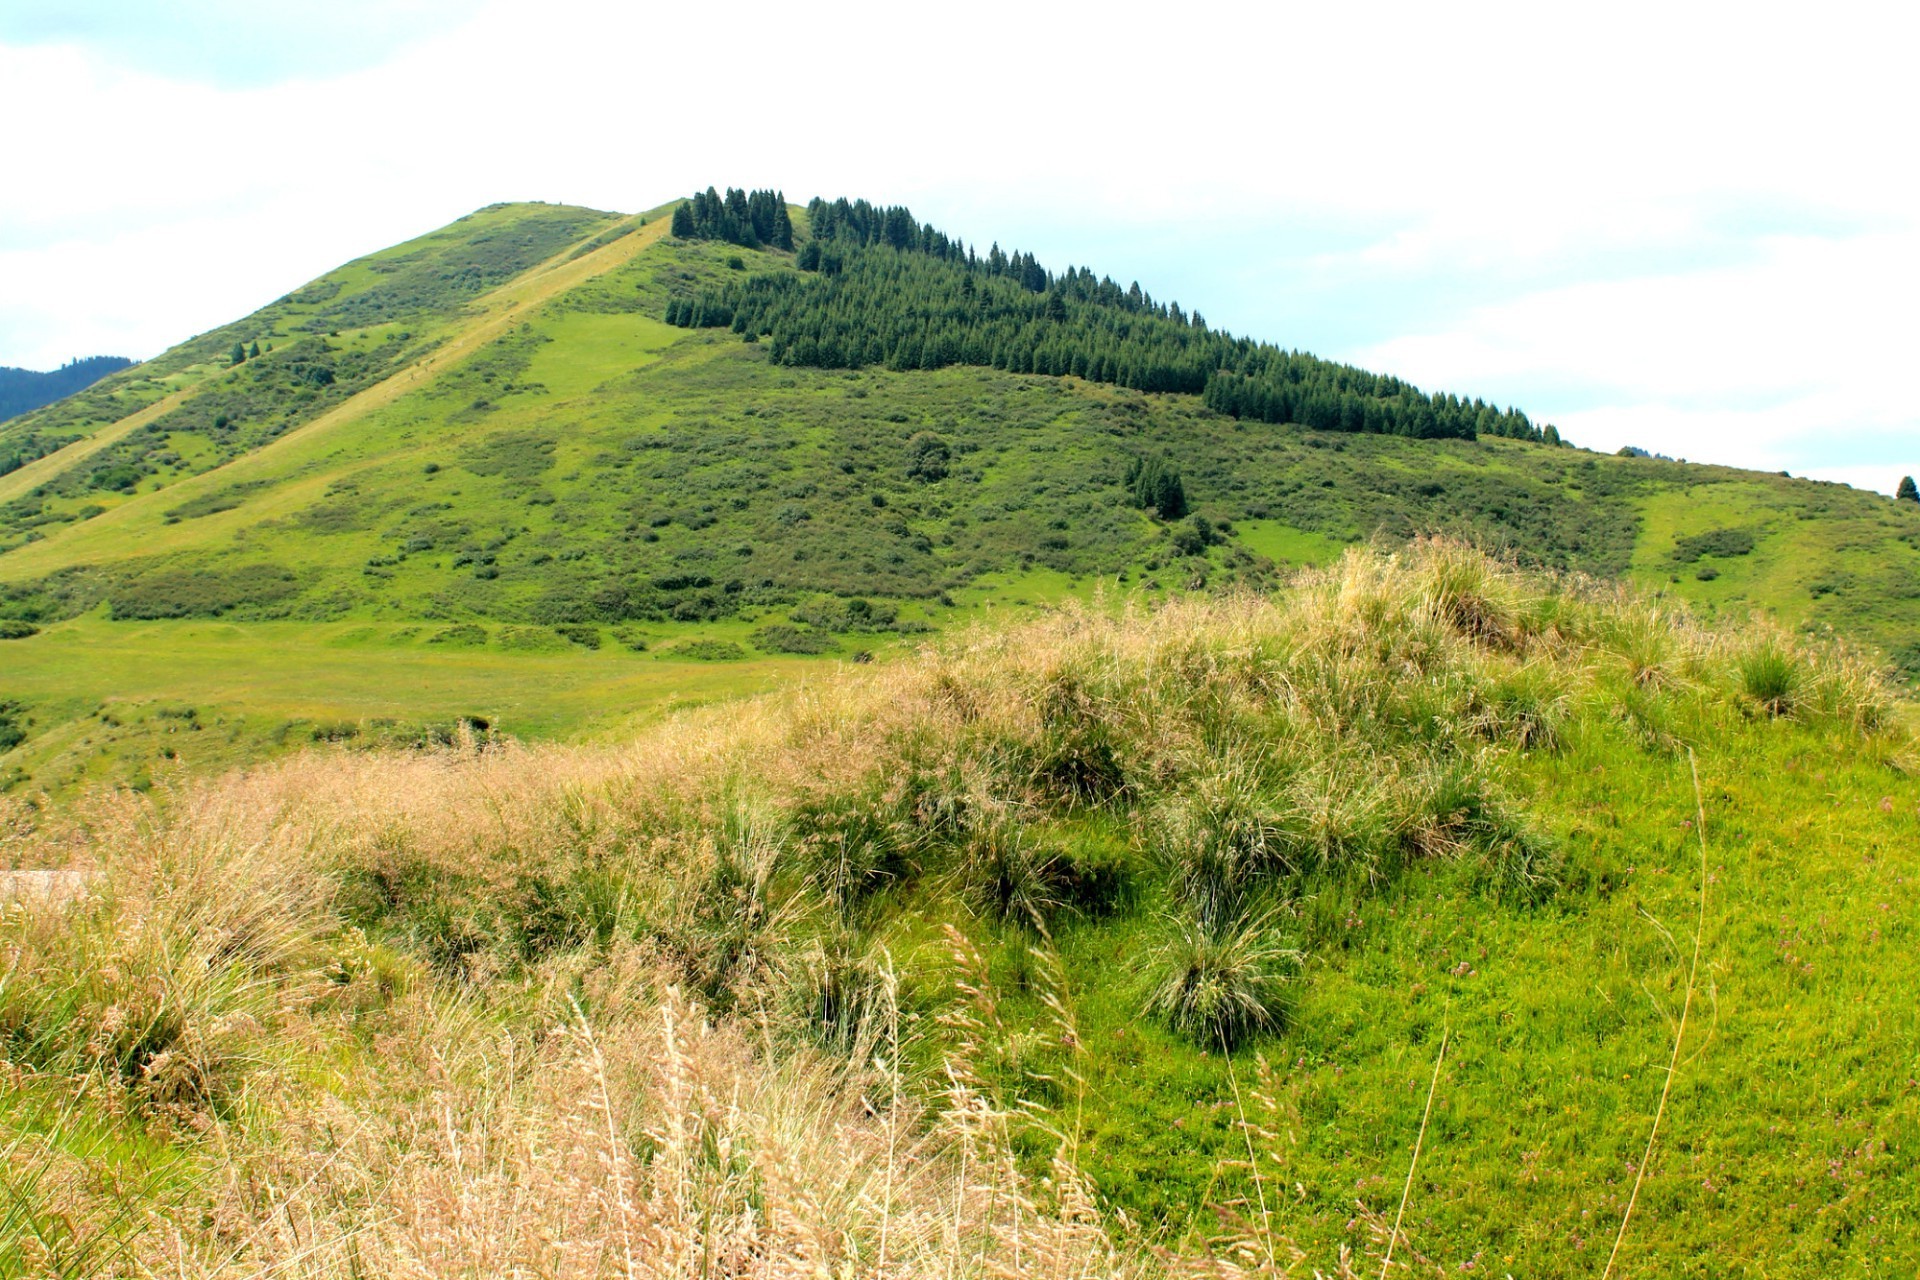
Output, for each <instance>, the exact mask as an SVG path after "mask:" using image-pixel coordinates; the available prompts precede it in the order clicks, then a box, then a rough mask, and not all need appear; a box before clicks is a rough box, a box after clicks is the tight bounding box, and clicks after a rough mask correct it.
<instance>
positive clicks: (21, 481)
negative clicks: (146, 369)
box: [0, 382, 206, 502]
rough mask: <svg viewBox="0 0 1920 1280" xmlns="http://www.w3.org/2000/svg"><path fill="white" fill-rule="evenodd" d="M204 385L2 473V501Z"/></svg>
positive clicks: (114, 440) (182, 400) (19, 494)
mask: <svg viewBox="0 0 1920 1280" xmlns="http://www.w3.org/2000/svg"><path fill="white" fill-rule="evenodd" d="M204 386H206V383H205V382H197V383H195V384H194V385H193V386H191V387H185V388H182V389H181V390H179V391H175V392H172V393H171V394H169V395H164V396H161V397H160V398H159V399H158V400H155V401H154V402H153V403H152V404H150V405H148V406H147V407H146V408H144V409H135V410H134V411H133V412H132V413H130V414H128V415H127V416H126V417H124V418H121V419H120V420H119V421H117V422H111V423H108V424H107V425H106V426H104V427H102V428H100V429H99V430H98V431H96V432H94V433H93V434H92V435H90V436H82V437H81V438H80V439H78V440H75V441H74V442H73V443H72V444H70V445H67V446H66V447H65V448H63V449H56V450H54V451H53V452H52V453H50V454H48V455H47V456H46V457H44V458H35V459H34V460H33V461H32V462H29V463H28V464H27V465H26V466H24V467H21V468H20V469H19V470H18V471H14V472H10V473H8V474H7V475H4V476H0V502H12V501H13V500H14V499H16V498H20V497H24V496H25V495H26V494H27V493H28V491H30V490H32V489H33V488H34V487H35V486H37V485H41V484H45V483H46V482H47V481H49V480H51V479H53V478H54V477H55V476H57V475H59V474H60V473H61V472H62V471H65V470H66V469H67V468H68V467H69V466H70V465H72V464H73V463H76V462H85V461H86V460H87V459H88V458H91V457H92V456H93V455H94V454H96V453H99V452H100V451H101V450H103V449H105V448H107V447H108V446H109V445H113V444H118V443H119V442H120V441H122V440H125V439H126V438H127V437H128V436H130V435H132V434H133V433H134V432H136V431H138V430H139V429H140V428H142V427H144V426H146V425H147V424H148V423H149V422H153V421H155V420H156V419H158V418H160V417H162V416H164V415H166V414H168V413H171V412H172V411H173V410H175V409H177V408H179V407H180V406H181V405H183V404H185V403H186V402H187V401H188V400H190V399H192V398H193V397H194V395H195V394H197V393H198V392H199V391H200V389H201V388H202V387H204Z"/></svg>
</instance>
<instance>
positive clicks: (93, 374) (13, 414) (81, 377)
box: [0, 356, 133, 422]
mask: <svg viewBox="0 0 1920 1280" xmlns="http://www.w3.org/2000/svg"><path fill="white" fill-rule="evenodd" d="M132 366H133V361H131V360H129V359H127V358H126V357H125V356H87V357H86V358H85V359H81V360H69V361H68V362H67V363H65V364H63V365H61V366H60V367H59V368H58V369H51V370H48V371H47V372H45V373H41V372H38V371H36V370H33V369H16V368H13V367H12V366H8V365H0V422H4V421H6V420H7V419H8V418H17V417H19V416H20V415H21V414H23V413H31V412H33V411H34V410H35V409H38V408H40V407H41V406H42V405H49V404H52V403H53V402H54V401H55V400H60V399H64V398H65V397H67V396H70V395H72V394H73V393H74V392H76V391H84V390H86V389H87V388H88V387H90V386H92V385H93V384H94V383H96V382H98V381H100V379H102V378H104V377H106V376H107V375H108V374H110V373H118V372H120V370H122V369H128V368H131V367H132Z"/></svg>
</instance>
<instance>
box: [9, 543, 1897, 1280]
mask: <svg viewBox="0 0 1920 1280" xmlns="http://www.w3.org/2000/svg"><path fill="white" fill-rule="evenodd" d="M1911 715H1912V708H1911V707H1910V706H1908V705H1903V704H1900V703H1898V702H1896V701H1895V700H1894V699H1893V698H1892V697H1891V696H1890V695H1889V692H1888V690H1887V689H1886V687H1885V686H1884V685H1883V684H1882V683H1881V682H1880V681H1879V679H1878V678H1877V676H1876V675H1875V673H1874V672H1873V670H1872V669H1871V667H1870V666H1869V665H1868V664H1865V663H1863V662H1862V661H1860V659H1859V658H1858V656H1857V655H1855V654H1851V653H1850V652H1849V651H1848V650H1847V649H1846V648H1845V647H1844V646H1839V645H1836V644H1833V643H1830V642H1823V641H1818V640H1807V639H1800V638H1796V637H1794V636H1793V635H1791V634H1790V633H1787V632H1785V631H1782V630H1779V629H1776V628H1772V627H1767V626H1763V625H1745V626H1740V627H1733V626H1727V625H1722V626H1718V627H1708V626H1702V625H1700V624H1699V623H1698V622H1697V621H1696V620H1694V619H1692V618H1690V617H1689V616H1688V615H1687V614H1686V613H1685V611H1683V610H1680V609H1677V608H1675V607H1674V606H1673V605H1672V603H1671V602H1670V601H1661V600H1657V599H1654V598H1652V597H1651V596H1645V595H1642V596H1631V595H1622V594H1618V593H1616V592H1615V591H1613V590H1612V589H1610V588H1603V587H1595V586H1593V585H1591V584H1586V583H1580V582H1568V581H1554V580H1549V579H1545V578H1542V577H1539V576H1533V575H1525V574H1516V573H1513V572H1510V571H1508V570H1506V569H1503V568H1502V567H1501V566H1499V565H1497V564H1495V563H1492V562H1489V561H1486V560H1484V559H1482V558H1480V557H1479V556H1477V555H1475V554H1473V553H1471V552H1468V551H1465V550H1463V549H1462V548H1460V547H1458V546H1453V545H1448V544H1443V543H1430V542H1423V543H1420V544H1417V545H1415V546H1413V547H1411V548H1409V549H1406V550H1404V551H1402V552H1401V553H1400V554H1398V555H1396V556H1394V557H1392V558H1388V557H1384V556H1382V555H1380V554H1378V553H1374V552H1369V551H1364V550H1362V551H1354V552H1351V553H1349V554H1348V555H1347V556H1346V557H1345V558H1344V559H1343V560H1342V561H1341V562H1340V563H1339V564H1338V565H1337V566H1336V567H1334V568H1333V569H1332V570H1330V571H1327V572H1324V573H1320V574H1314V575H1310V576H1307V577H1305V578H1303V579H1302V580H1299V581H1297V582H1296V583H1294V584H1293V585H1292V586H1291V587H1290V588H1289V589H1287V590H1286V591H1284V592H1282V593H1279V594H1277V595H1274V596H1271V597H1264V598H1256V597H1250V596H1238V597H1232V598H1219V599H1203V598H1195V599H1189V600H1185V601H1181V602H1176V603H1173V604H1170V605H1168V606H1166V607H1164V608H1162V609H1159V610H1157V611H1152V612H1146V611H1135V612H1131V613H1123V614H1116V613H1114V612H1113V611H1111V610H1097V609H1085V608H1078V607H1071V608H1066V609H1063V610H1061V611H1059V612H1057V613H1055V614H1052V615H1050V616H1048V617H1046V618H1043V619H1037V620H1030V621H1027V622H1025V623H1022V624H1019V625H1016V626H1011V627H981V628H974V629H970V630H966V631H963V632H959V633H955V634H952V635H949V636H947V637H945V638H943V639H942V640H941V641H940V642H939V644H938V646H937V647H935V648H933V649H931V650H929V651H926V652H924V653H922V654H920V655H918V656H916V657H914V658H913V659H911V660H907V661H901V662H894V663H889V664H881V665H877V666H875V667H872V668H868V669H867V670H865V671H862V672H859V673H849V675H848V677H847V678H846V679H845V680H843V681H840V682H838V683H836V684H834V685H832V686H828V685H825V684H821V683H815V684H813V685H811V686H808V687H806V688H802V689H791V688H790V689H788V690H786V691H784V692H782V693H777V694H775V695H772V696H770V697H767V698H763V699H758V700H752V701H744V702H735V703H730V704H727V705H724V706H719V707H712V708H706V709H703V710H700V711H697V712H693V713H689V714H687V715H683V716H676V717H673V718H671V719H669V720H667V721H665V722H663V723H661V724H658V725H655V726H652V727H650V728H648V729H647V730H645V731H644V732H640V733H637V734H633V735H629V736H626V737H623V738H622V739H621V740H620V741H618V742H609V743H607V744H605V745H600V746H595V747H577V746H558V745H541V746H534V747H523V746H516V745H512V744H502V743H489V742H487V741H486V740H485V738H484V737H480V738H473V737H465V736H462V737H461V738H460V739H458V740H456V742H454V743H453V744H450V745H449V746H448V747H446V748H444V749H440V750H429V751H418V750H415V751H390V752H359V753H352V752H338V751H327V750H316V751H313V752H308V753H303V754H301V755H299V756H297V757H294V758H291V759H287V760H284V761H282V762H280V763H277V764H272V765H268V766H264V767H261V768H258V769H255V770H253V771H252V772H250V773H248V774H245V775H234V776H231V777H228V778H226V779H224V780H220V781H218V782H212V783H201V784H194V785H192V786H190V787H189V789H187V790H184V791H182V792H180V793H177V794H170V795H167V794H156V795H154V796H152V797H147V798H142V797H138V796H131V795H127V794H125V793H122V794H120V795H117V796H114V795H100V796H96V797H94V798H93V799H91V800H89V801H87V802H85V803H84V804H83V805H82V806H81V807H80V808H78V809H76V810H73V811H71V812H70V813H59V812H55V813H51V814H49V813H46V812H39V813H35V812H33V811H32V810H30V809H29V808H28V807H27V806H26V805H25V804H24V803H22V802H20V801H17V800H16V801H14V802H13V803H14V805H15V807H14V808H12V809H11V810H0V816H4V817H6V818H7V819H8V820H7V821H6V822H5V823H4V824H3V825H0V832H3V833H4V838H5V839H6V840H7V841H8V844H7V845H6V848H7V850H8V853H9V855H10V856H11V857H12V858H13V859H14V860H16V861H17V862H20V863H23V864H26V865H30V866H66V867H71V868H75V869H78V870H80V871H82V872H83V873H84V874H86V875H87V876H89V877H91V878H90V879H87V880H86V881H85V882H84V884H85V888H86V892H85V893H84V894H83V895H82V896H81V897H80V898H79V899H78V900H77V901H74V902H71V903H70V904H69V905H67V906H65V907H60V908H46V907H43V908H40V909H37V910H33V909H30V910H25V911H21V910H17V909H16V910H14V911H12V912H9V913H5V914H0V946H4V947H5V948H6V954H8V955H9V956H10V957H11V959H10V961H9V969H8V980H7V982H6V983H5V984H4V985H0V1052H3V1053H4V1055H5V1058H6V1060H7V1062H8V1063H9V1064H10V1065H9V1069H8V1071H7V1072H5V1073H4V1074H0V1120H3V1121H4V1123H0V1143H4V1146H3V1147H0V1160H4V1162H5V1169H6V1172H7V1173H8V1175H9V1176H10V1177H11V1178H12V1179H13V1180H14V1181H13V1185H14V1186H15V1188H16V1189H17V1193H16V1195H15V1196H14V1197H12V1198H11V1199H10V1200H9V1201H8V1202H7V1203H5V1204H0V1215H4V1216H0V1225H6V1226H8V1227H9V1228H11V1230H10V1231H8V1232H0V1267H5V1266H8V1265H11V1266H14V1267H17V1268H20V1269H30V1268H32V1267H34V1266H40V1267H42V1268H43V1269H53V1268H55V1267H57V1266H64V1267H65V1268H66V1273H67V1274H115V1273H119V1272H124V1273H125V1274H129V1275H139V1274H150V1273H151V1272H152V1271H154V1270H164V1271H165V1272H166V1273H167V1274H173V1275H182V1276H203V1275H204V1276H215V1275H220V1276H224V1275H258V1274H293V1275H313V1276H321V1275H335V1274H353V1273H359V1274H379V1275H400V1274H407V1275H424V1276H455V1275H473V1274H486V1275H507V1274H527V1275H549V1276H566V1277H577V1276H616V1275H621V1276H631V1275H674V1274H701V1273H702V1267H703V1265H704V1264H703V1263H702V1262H701V1260H702V1259H715V1258H718V1259H726V1260H731V1261H729V1262H727V1263H726V1267H727V1268H732V1269H734V1271H735V1272H736V1273H739V1274H751V1275H757V1276H766V1277H774V1278H776V1280H788V1278H794V1280H797V1278H799V1277H814V1276H818V1275H821V1274H825V1275H832V1276H848V1277H875V1278H879V1277H887V1278H889V1280H893V1278H897V1277H929V1278H930V1277H935V1276H939V1277H945V1276H950V1275H1011V1276H1028V1275H1031V1276H1059V1275H1077V1276H1087V1277H1110V1276H1111V1277H1119V1276H1141V1277H1145V1276H1155V1275H1167V1276H1182V1277H1186V1276H1191V1277H1198V1276H1202V1275H1206V1276H1216V1277H1217V1276H1222V1275H1225V1276H1247V1275H1254V1276H1263V1277H1274V1276H1278V1275H1281V1274H1294V1275H1303V1276H1304V1275H1311V1274H1313V1273H1314V1271H1316V1270H1318V1271H1319V1272H1320V1273H1322V1274H1325V1275H1329V1276H1356V1275H1367V1276H1372V1275H1378V1274H1379V1273H1380V1270H1381V1268H1382V1265H1383V1264H1382V1259H1381V1254H1382V1253H1383V1252H1384V1250H1385V1247H1386V1240H1387V1232H1388V1230H1389V1228H1390V1225H1391V1224H1392V1222H1393V1221H1394V1220H1395V1218H1396V1215H1397V1211H1398V1208H1399V1206H1400V1204H1401V1201H1402V1196H1403V1193H1404V1194H1405V1195H1406V1197H1407V1199H1406V1213H1405V1218H1404V1227H1403V1230H1404V1234H1403V1235H1402V1236H1400V1237H1399V1238H1398V1239H1397V1240H1396V1252H1395V1255H1394V1256H1395V1261H1396V1264H1399V1263H1406V1264H1407V1265H1408V1267H1409V1269H1410V1273H1412V1274H1421V1275H1438V1274H1442V1273H1444V1274H1447V1275H1458V1274H1462V1273H1466V1274H1490V1275H1509V1274H1510V1275H1514V1276H1523V1275H1525V1276H1571V1275H1598V1274H1600V1273H1601V1272H1602V1270H1603V1269H1604V1268H1605V1266H1606V1265H1607V1258H1608V1255H1609V1254H1610V1252H1611V1251H1612V1250H1613V1248H1614V1244H1615V1240H1616V1237H1617V1236H1619V1235H1620V1233H1621V1227H1622V1223H1623V1220H1624V1219H1625V1215H1626V1205H1627V1200H1628V1198H1629V1195H1630V1194H1632V1193H1633V1191H1634V1188H1635V1187H1636V1184H1637V1183H1638V1184H1639V1190H1638V1198H1637V1202H1636V1207H1635V1213H1634V1216H1633V1218H1632V1221H1631V1223H1630V1224H1628V1227H1627V1230H1626V1231H1625V1234H1624V1239H1623V1240H1622V1243H1621V1249H1620V1255H1619V1268H1618V1270H1616V1272H1615V1274H1621V1275H1637V1276H1654V1275H1657V1276H1675V1277H1702V1278H1707V1277H1712V1278H1715V1280H1718V1278H1720V1277H1770V1278H1774V1280H1783V1278H1787V1277H1809V1278H1811V1277H1821V1278H1823V1280H1824V1278H1827V1277H1835V1276H1861V1277H1865V1276H1883V1275H1907V1274H1911V1273H1913V1271H1914V1269H1915V1267H1916V1266H1920V1212H1917V1210H1920V1180H1917V1179H1920V1173H1917V1172H1916V1165H1915V1162H1914V1161H1913V1159H1912V1158H1911V1147H1912V1144H1913V1142H1914V1141H1915V1135H1916V1133H1920V1086H1916V1083H1915V1067H1916V1061H1915V1056H1914V1054H1915V1048H1914V1046H1915V1044H1916V1043H1920V1000H1916V999H1915V991H1914V987H1915V977H1914V973H1913V970H1912V966H1911V964H1910V963H1908V960H1909V957H1910V956H1911V954H1912V952H1913V948H1914V946H1915V944H1916V941H1917V940H1920V907H1916V902H1915V899H1914V896H1913V894H1912V893H1911V892H1910V890H1911V887H1912V884H1913V880H1914V877H1915V875H1916V873H1917V872H1920V866H1916V852H1915V851H1916V849H1920V842H1917V841H1916V837H1920V784H1916V781H1915V779H1916V775H1917V774H1920V754H1916V746H1915V740H1914V737H1913V734H1912V729H1911V722H1910V717H1911ZM1696 765H1697V769H1698V777H1699V780H1700V786H1699V790H1698V791H1697V792H1696V790H1695V788H1694V784H1693V777H1694V768H1695V766H1696ZM0 803H5V802H4V801H0ZM1702 818H1704V825H1702V824H1701V819H1702ZM1696 937H1697V939H1698V946H1699V954H1700V958H1701V962H1700V965H1699V967H1698V969H1697V971H1696V970H1694V969H1693V967H1692V965H1691V956H1692V954H1693V951H1694V947H1695V941H1696ZM101 975H110V977H106V978H103V977H102V976H101ZM1683 1008H1685V1009H1686V1010H1687V1012H1688V1015H1689V1016H1688V1018H1687V1029H1686V1032H1685V1034H1684V1037H1683V1038H1682V1037H1681V1033H1680V1029H1679V1024H1680V1015H1681V1012H1682V1009H1683ZM1443 1040H1444V1041H1445V1044H1446V1051H1445V1053H1446V1056H1445V1059H1444V1062H1443V1063H1442V1064H1441V1069H1440V1070H1439V1072H1438V1074H1437V1078H1436V1075H1435V1073H1434V1064H1435V1062H1436V1059H1437V1057H1438V1055H1439V1054H1440V1052H1441V1044H1442V1041H1443ZM1676 1044H1677V1052H1676ZM1670 1062H1672V1063H1674V1064H1676V1065H1675V1067H1674V1070H1673V1074H1672V1077H1671V1085H1670V1089H1669V1087H1668V1086H1669V1077H1668V1066H1669V1063H1670ZM1429 1088H1431V1089H1432V1097H1433V1103H1432V1110H1431V1115H1430V1116H1428V1117H1427V1120H1426V1125H1425V1129H1424V1141H1423V1143H1422V1146H1421V1156H1420V1162H1419V1164H1418V1167H1417V1169H1414V1170H1413V1175H1414V1176H1412V1177H1409V1170H1410V1161H1411V1158H1412V1149H1413V1146H1414V1143H1415V1140H1416V1136H1417V1135H1420V1134H1421V1133H1422V1120H1423V1114H1424V1113H1425V1111H1426V1104H1427V1097H1428V1091H1429ZM1663 1091H1664V1092H1665V1093H1666V1102H1665V1106H1664V1112H1663V1113H1662V1115H1661V1127H1660V1129H1659V1134H1658V1138H1657V1141H1655V1142H1654V1143H1653V1145H1652V1158H1651V1160H1650V1161H1647V1160H1646V1154H1647V1151H1648V1142H1649V1134H1650V1133H1651V1131H1652V1126H1653V1124H1654V1117H1655V1112H1656V1110H1657V1109H1659V1108H1660V1106H1661V1098H1662V1095H1663ZM1643 1163H1645V1164H1646V1169H1645V1172H1644V1180H1643V1181H1642V1180H1641V1173H1642V1170H1641V1166H1642V1164H1643ZM8 1249H11V1250H12V1252H10V1253H9V1252H7V1250H8ZM1296 1249H1297V1250H1298V1252H1297V1253H1296V1252H1295V1251H1296ZM1288 1268H1291V1269H1290V1270H1289V1269H1288ZM713 1269H714V1270H716V1271H719V1270H723V1269H725V1268H722V1267H721V1266H719V1265H718V1264H716V1266H715V1267H714V1268H713ZM1408 1273H1409V1272H1408V1271H1400V1270H1398V1269H1396V1270H1395V1271H1394V1274H1408Z"/></svg>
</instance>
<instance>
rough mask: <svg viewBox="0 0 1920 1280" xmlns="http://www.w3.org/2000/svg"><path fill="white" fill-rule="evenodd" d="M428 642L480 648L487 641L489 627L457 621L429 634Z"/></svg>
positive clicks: (454, 646) (451, 646)
mask: <svg viewBox="0 0 1920 1280" xmlns="http://www.w3.org/2000/svg"><path fill="white" fill-rule="evenodd" d="M427 643H428V644H441V645H446V646H447V647H448V648H457V649H478V648H482V647H484V646H485V645H486V643H487V629H486V628H485V627H483V626H480V625H478V624H477V623H472V622H461V623H456V624H455V625H453V626H451V627H442V628H441V629H440V630H438V631H436V632H434V633H433V634H432V635H430V636H428V637H427Z"/></svg>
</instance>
